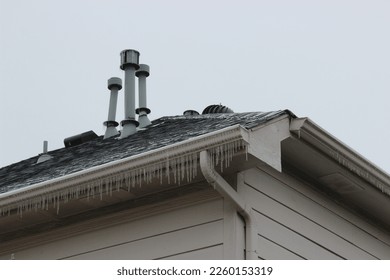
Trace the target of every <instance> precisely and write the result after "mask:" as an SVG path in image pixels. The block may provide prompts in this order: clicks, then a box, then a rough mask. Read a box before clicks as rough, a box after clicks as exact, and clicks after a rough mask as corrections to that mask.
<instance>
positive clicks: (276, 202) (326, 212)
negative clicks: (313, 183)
mask: <svg viewBox="0 0 390 280" xmlns="http://www.w3.org/2000/svg"><path fill="white" fill-rule="evenodd" d="M272 173H273V172H272V171H269V173H266V172H265V171H263V170H260V169H251V170H249V171H247V172H244V173H243V175H244V176H243V180H241V183H240V184H239V191H240V193H241V195H243V196H244V197H245V198H246V200H247V201H250V204H251V205H252V207H253V210H252V211H253V215H254V217H255V221H256V223H257V228H258V244H257V245H258V247H257V251H258V253H259V258H262V259H390V245H389V244H390V240H389V237H388V236H387V235H386V234H384V233H383V232H381V231H380V230H379V229H378V228H376V227H374V226H373V225H371V224H369V223H367V222H366V221H365V220H363V219H362V218H360V217H358V216H356V215H353V214H352V213H351V212H349V211H347V210H346V209H344V208H342V207H341V206H339V205H337V204H336V203H335V202H333V201H332V200H331V199H329V198H327V197H325V196H323V195H322V194H320V193H318V192H317V191H315V190H313V189H312V188H311V187H310V186H307V185H304V184H303V183H301V182H298V181H296V180H295V179H292V178H290V177H289V176H287V175H284V174H280V173H278V174H275V173H274V174H272Z"/></svg>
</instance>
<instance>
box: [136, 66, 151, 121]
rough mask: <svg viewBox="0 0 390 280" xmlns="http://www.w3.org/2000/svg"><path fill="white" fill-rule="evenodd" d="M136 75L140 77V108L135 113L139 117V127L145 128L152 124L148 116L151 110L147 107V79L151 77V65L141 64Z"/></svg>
mask: <svg viewBox="0 0 390 280" xmlns="http://www.w3.org/2000/svg"><path fill="white" fill-rule="evenodd" d="M135 75H136V76H137V77H138V94H139V95H138V101H139V108H138V109H137V110H136V111H135V112H136V113H137V114H138V115H139V117H138V122H139V127H140V128H142V127H145V126H148V125H150V124H151V122H150V120H149V118H148V114H150V109H149V108H148V107H147V106H146V77H148V76H149V75H150V68H149V65H146V64H140V65H139V69H138V70H137V72H135Z"/></svg>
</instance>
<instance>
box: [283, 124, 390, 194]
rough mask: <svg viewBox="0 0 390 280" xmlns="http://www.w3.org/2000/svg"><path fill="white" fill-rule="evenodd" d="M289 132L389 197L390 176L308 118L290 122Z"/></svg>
mask: <svg viewBox="0 0 390 280" xmlns="http://www.w3.org/2000/svg"><path fill="white" fill-rule="evenodd" d="M290 132H291V133H292V134H294V135H296V136H297V137H298V138H299V139H302V140H304V141H306V142H308V143H310V144H311V145H313V146H314V147H316V148H317V149H318V150H320V151H322V152H323V153H324V154H326V155H328V156H330V157H331V158H332V159H334V160H335V161H337V162H338V163H339V164H340V165H342V166H344V167H346V168H347V169H348V170H350V171H351V172H352V173H354V174H355V175H357V176H359V177H360V178H363V179H364V180H365V181H367V182H369V183H370V184H372V185H373V186H375V187H376V188H377V189H379V190H380V191H381V192H383V193H385V194H387V195H388V196H390V175H389V174H387V173H386V171H384V170H383V169H381V168H380V167H378V166H376V165H375V164H374V163H372V162H370V161H369V160H368V159H366V158H364V157H363V156H362V155H361V154H359V153H358V152H356V151H355V150H353V149H352V148H350V147H349V146H347V145H346V144H344V143H343V142H342V141H340V140H338V139H337V138H336V137H334V136H333V135H331V134H330V133H329V132H327V131H326V130H324V129H323V128H321V127H320V126H318V125H317V124H316V123H314V122H313V121H312V120H310V119H309V118H295V119H292V120H291V123H290Z"/></svg>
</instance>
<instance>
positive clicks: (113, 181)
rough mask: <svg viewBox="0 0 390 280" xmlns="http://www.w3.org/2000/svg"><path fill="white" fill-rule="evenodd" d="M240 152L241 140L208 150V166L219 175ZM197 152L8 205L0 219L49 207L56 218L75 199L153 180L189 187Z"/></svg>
mask: <svg viewBox="0 0 390 280" xmlns="http://www.w3.org/2000/svg"><path fill="white" fill-rule="evenodd" d="M244 149H245V150H247V143H246V142H245V141H244V140H242V139H239V140H235V141H232V142H228V143H225V144H222V145H221V144H219V145H216V146H215V147H210V148H209V149H208V151H209V153H210V157H211V165H212V166H213V167H215V166H220V169H221V172H223V170H224V168H228V167H229V165H230V163H231V161H232V160H233V156H234V155H235V154H236V153H237V152H238V151H242V150H244ZM199 152H200V151H197V152H192V153H189V154H184V155H180V156H175V157H167V158H166V160H165V161H163V162H157V163H154V164H151V165H147V166H141V167H136V168H133V169H131V170H128V171H126V172H122V173H119V174H112V175H110V176H108V177H105V178H98V179H96V180H94V181H92V182H89V183H85V184H82V185H77V186H73V187H67V188H66V189H64V190H59V191H56V192H53V193H46V194H42V195H40V196H37V197H33V198H30V199H28V200H25V201H20V202H16V203H12V204H10V205H7V206H4V207H2V208H0V216H5V215H10V214H11V212H12V211H14V210H16V213H17V214H18V215H20V216H21V217H22V216H23V212H29V211H38V210H49V207H53V208H54V209H56V211H57V214H59V211H60V204H61V203H67V202H68V201H70V200H74V199H79V198H86V199H88V200H89V199H95V198H97V197H98V198H100V200H102V199H103V196H105V195H109V196H111V195H112V193H113V191H120V190H127V191H129V192H130V191H131V189H132V188H136V187H137V188H140V187H142V186H143V185H147V184H150V183H151V182H152V180H154V179H159V181H160V184H162V183H163V179H164V178H165V179H166V180H167V182H168V184H171V183H174V184H177V185H179V186H180V185H181V184H182V183H183V182H185V183H191V181H192V180H193V179H194V178H195V177H196V176H197V175H198V163H199Z"/></svg>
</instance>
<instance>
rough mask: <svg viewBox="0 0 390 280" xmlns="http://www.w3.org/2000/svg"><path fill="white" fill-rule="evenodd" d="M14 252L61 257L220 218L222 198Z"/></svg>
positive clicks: (21, 256) (22, 256) (29, 256)
mask: <svg viewBox="0 0 390 280" xmlns="http://www.w3.org/2000/svg"><path fill="white" fill-rule="evenodd" d="M161 211H162V213H161V214H156V215H152V216H147V217H139V219H136V220H133V221H131V222H126V223H123V224H118V225H115V226H111V227H108V228H103V229H97V230H95V231H92V232H88V233H84V234H80V235H77V236H73V237H70V238H65V239H61V240H58V241H54V242H50V243H47V244H43V245H40V246H39V247H36V248H30V249H27V250H23V251H20V252H16V253H15V258H16V259H61V258H67V257H70V256H74V255H78V254H81V253H84V252H89V251H93V250H96V249H99V248H107V247H110V246H115V245H117V244H120V243H126V242H131V241H134V240H138V239H142V238H145V237H146V236H154V235H159V234H164V233H167V232H170V231H177V230H180V229H183V228H187V227H192V226H194V225H200V224H204V223H209V222H211V221H215V220H221V219H223V201H222V199H217V200H212V201H206V202H203V203H199V204H196V205H191V206H187V207H183V208H179V209H176V210H171V211H168V212H163V211H164V209H163V208H161Z"/></svg>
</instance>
